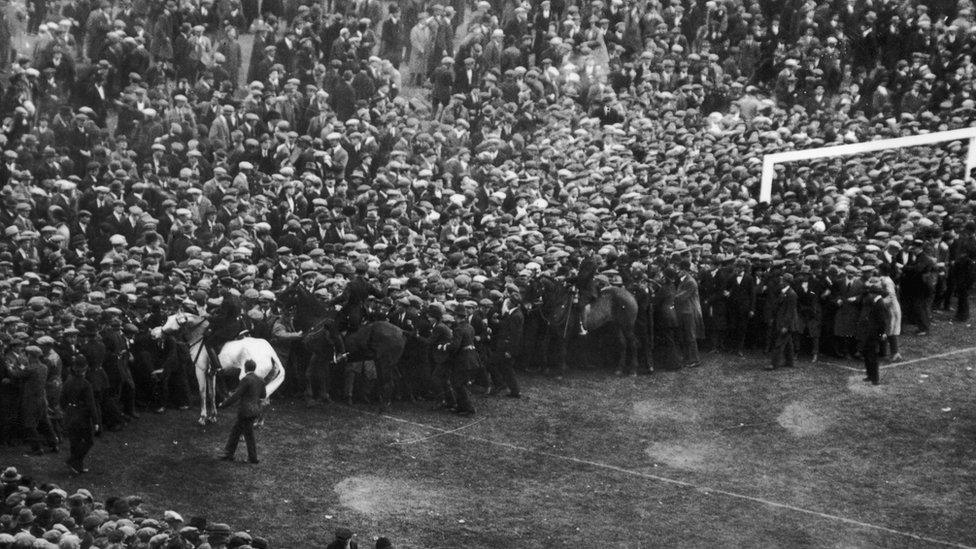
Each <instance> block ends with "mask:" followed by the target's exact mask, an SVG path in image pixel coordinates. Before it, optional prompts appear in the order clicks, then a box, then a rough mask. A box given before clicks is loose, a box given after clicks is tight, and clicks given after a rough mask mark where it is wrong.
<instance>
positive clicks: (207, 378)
mask: <svg viewBox="0 0 976 549" xmlns="http://www.w3.org/2000/svg"><path fill="white" fill-rule="evenodd" d="M209 324H210V323H209V322H208V321H207V319H206V318H204V317H202V316H199V315H195V314H192V313H186V312H179V313H176V314H173V315H170V316H169V318H167V319H166V323H165V324H163V325H162V326H160V327H158V328H154V329H153V330H152V336H153V337H154V338H156V339H159V338H160V337H162V334H163V333H167V334H172V333H176V332H180V331H182V337H183V339H184V340H185V341H186V343H187V345H189V346H190V359H191V360H193V365H194V367H195V369H196V374H197V383H198V384H199V386H200V419H199V420H198V421H197V423H199V424H200V425H204V424H206V423H208V422H209V423H215V422H216V421H217V404H216V402H215V399H216V384H215V382H216V377H217V376H216V371H215V370H212V369H211V367H210V355H209V353H207V350H206V349H204V345H203V336H204V334H205V333H206V331H207V327H208V326H209ZM217 358H218V360H219V361H220V369H221V370H235V369H236V370H240V377H241V378H243V377H244V376H245V375H246V372H244V362H246V361H247V360H249V359H250V360H253V361H254V363H255V364H256V365H257V370H255V372H254V373H255V374H257V375H258V377H261V378H264V379H265V380H266V383H267V386H266V388H265V390H266V391H267V395H268V398H269V399H270V398H271V394H272V393H274V392H275V390H276V389H277V388H278V387H280V386H281V384H282V382H284V380H285V369H284V367H283V366H282V364H281V359H279V358H278V353H276V352H275V350H274V348H273V347H271V344H270V343H268V342H267V341H265V340H263V339H258V338H254V337H245V338H242V339H237V340H234V341H228V342H227V343H225V344H224V346H223V347H222V348H221V349H220V354H219V355H218V357H217Z"/></svg>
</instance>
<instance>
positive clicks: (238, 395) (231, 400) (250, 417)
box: [220, 372, 267, 462]
mask: <svg viewBox="0 0 976 549" xmlns="http://www.w3.org/2000/svg"><path fill="white" fill-rule="evenodd" d="M266 397H267V392H266V391H265V389H264V380H263V379H261V378H260V377H258V376H257V374H255V373H254V372H249V373H248V374H247V375H246V376H244V379H242V380H241V382H240V384H239V385H238V386H237V390H236V391H234V394H232V395H230V397H228V398H227V400H225V401H224V402H222V403H221V404H220V407H221V408H226V407H228V406H231V405H233V404H235V403H237V402H240V406H238V408H237V422H236V423H234V428H233V429H231V431H230V437H228V438H227V446H225V447H224V457H225V458H230V459H233V457H234V453H235V452H237V443H238V442H239V441H240V439H241V435H244V442H245V444H247V459H248V461H251V462H257V460H258V448H257V442H256V441H255V440H254V420H256V419H257V418H258V416H259V415H261V400H262V399H264V398H266Z"/></svg>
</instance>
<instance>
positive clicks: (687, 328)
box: [672, 259, 705, 368]
mask: <svg viewBox="0 0 976 549" xmlns="http://www.w3.org/2000/svg"><path fill="white" fill-rule="evenodd" d="M678 269H679V271H678V272H673V271H672V277H673V280H674V281H675V285H676V289H675V294H674V308H675V311H676V312H677V314H678V346H679V347H680V348H681V356H682V359H683V360H684V363H685V366H688V367H690V368H694V367H697V366H701V359H700V358H699V356H698V336H699V334H701V333H702V331H703V330H704V328H705V325H704V321H703V319H702V311H701V303H700V301H699V299H698V282H696V281H695V277H694V276H692V274H691V262H690V261H689V260H687V259H682V260H681V261H680V262H679V263H678Z"/></svg>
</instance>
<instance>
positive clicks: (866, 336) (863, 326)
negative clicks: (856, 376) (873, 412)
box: [857, 293, 888, 385]
mask: <svg viewBox="0 0 976 549" xmlns="http://www.w3.org/2000/svg"><path fill="white" fill-rule="evenodd" d="M887 327H888V308H887V307H886V306H885V304H884V300H883V299H882V298H881V295H879V294H876V293H869V294H867V295H865V296H864V297H863V298H862V300H861V310H860V315H859V317H858V323H857V328H858V334H857V335H858V339H860V343H861V353H862V356H863V357H864V369H865V370H866V371H867V377H868V380H869V381H870V382H871V383H873V384H875V385H877V384H878V383H879V382H880V380H879V378H878V354H879V352H880V350H881V344H882V342H883V340H884V336H885V330H886V329H887Z"/></svg>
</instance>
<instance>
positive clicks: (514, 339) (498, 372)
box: [488, 304, 525, 397]
mask: <svg viewBox="0 0 976 549" xmlns="http://www.w3.org/2000/svg"><path fill="white" fill-rule="evenodd" d="M524 325H525V315H524V314H523V313H522V307H521V306H520V305H518V304H512V310H510V311H507V312H505V313H499V314H498V317H497V320H496V322H495V325H494V327H493V330H494V338H493V343H494V348H493V349H492V352H491V357H490V360H489V361H488V369H489V372H490V373H491V381H492V383H493V384H494V385H495V387H502V386H504V387H508V391H509V395H511V396H513V397H515V396H518V394H519V385H518V380H516V379H515V368H514V365H515V357H516V356H518V352H519V349H520V348H521V346H522V327H523V326H524Z"/></svg>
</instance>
